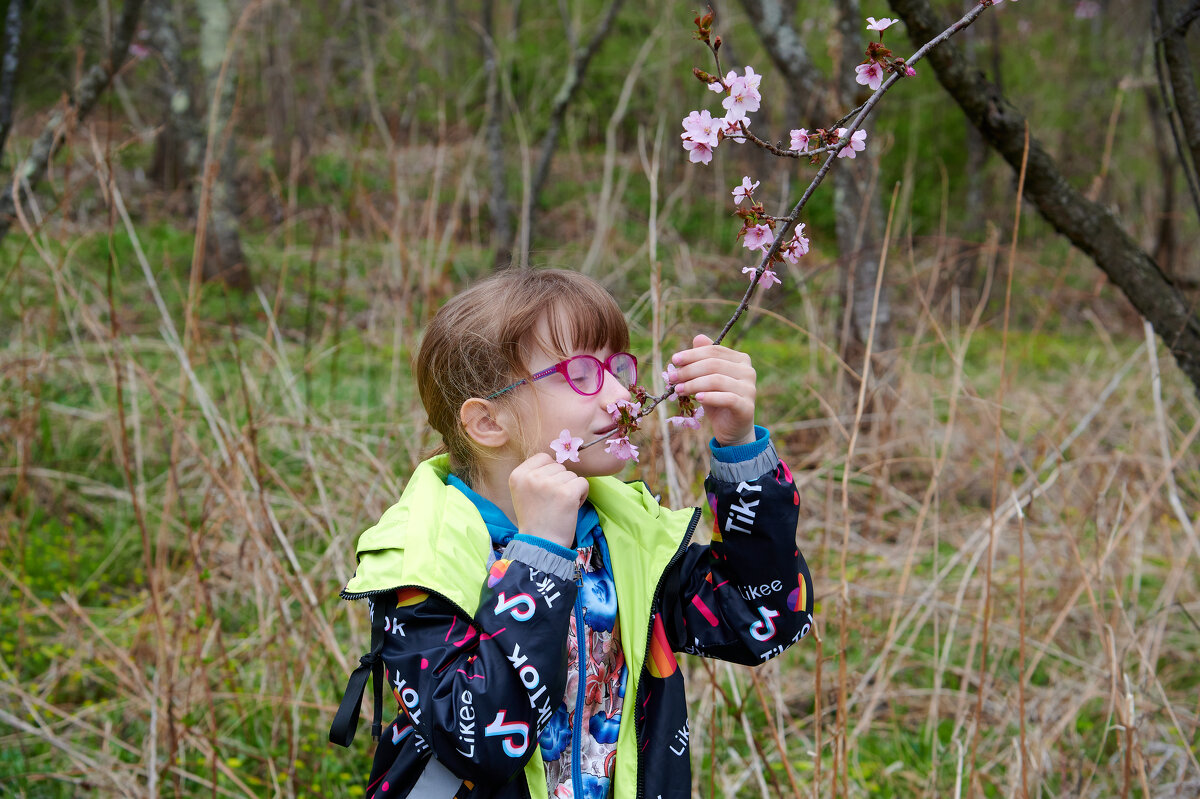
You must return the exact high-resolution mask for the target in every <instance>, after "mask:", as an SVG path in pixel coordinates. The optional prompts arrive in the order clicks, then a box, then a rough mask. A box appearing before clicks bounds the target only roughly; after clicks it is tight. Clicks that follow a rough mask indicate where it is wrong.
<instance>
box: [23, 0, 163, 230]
mask: <svg viewBox="0 0 1200 799" xmlns="http://www.w3.org/2000/svg"><path fill="white" fill-rule="evenodd" d="M143 3H144V0H126V2H125V8H124V9H122V11H121V20H120V22H119V23H118V24H117V29H116V31H115V32H114V36H113V43H112V49H111V50H110V51H109V54H108V58H106V59H105V60H104V61H102V62H101V63H99V64H93V65H92V67H91V69H89V70H88V71H87V72H86V73H85V74H84V76H83V77H82V78H81V79H80V80H79V83H78V84H76V86H75V91H74V92H73V94H72V97H71V98H70V100H69V101H68V104H67V108H66V110H65V111H62V110H57V111H55V112H54V113H53V114H52V115H51V116H50V120H49V121H48V122H47V123H46V126H45V127H44V128H43V129H42V133H41V135H40V136H38V137H37V140H36V141H34V143H33V147H32V149H31V150H30V153H29V157H28V158H26V159H25V160H24V161H23V162H21V165H20V166H19V167H17V168H16V169H15V170H13V178H14V179H13V182H12V190H11V191H7V192H4V193H3V194H0V239H2V238H4V235H5V234H6V233H8V229H9V228H10V227H11V226H12V223H13V219H14V218H15V217H14V214H15V211H16V202H17V199H18V196H19V193H20V192H22V191H24V190H25V189H24V187H25V186H27V187H28V190H29V191H32V190H33V189H34V188H35V187H36V186H37V184H38V183H39V182H41V179H42V178H43V177H44V176H45V174H46V169H47V168H48V166H49V164H50V159H52V158H53V157H54V154H55V153H57V152H58V148H59V147H60V146H61V145H62V142H63V137H62V136H61V135H60V133H61V128H62V126H63V125H64V124H78V123H79V122H81V121H82V120H83V119H84V118H86V117H87V115H88V113H90V112H91V110H92V107H93V106H95V105H96V101H97V100H98V99H100V95H101V94H103V93H104V90H105V89H107V88H108V86H109V84H110V83H112V79H113V76H114V75H116V74H117V72H118V71H120V69H121V67H122V66H124V64H125V60H126V58H127V57H128V55H129V43H130V42H131V41H132V40H133V34H134V31H135V30H136V29H137V23H138V17H139V16H140V15H141V12H142V4H143Z"/></svg>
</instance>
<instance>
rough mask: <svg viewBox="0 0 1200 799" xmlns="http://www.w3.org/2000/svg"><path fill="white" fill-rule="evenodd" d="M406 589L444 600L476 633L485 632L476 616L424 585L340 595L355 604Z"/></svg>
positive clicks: (410, 584) (342, 593) (412, 584)
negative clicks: (476, 620) (359, 600)
mask: <svg viewBox="0 0 1200 799" xmlns="http://www.w3.org/2000/svg"><path fill="white" fill-rule="evenodd" d="M405 588H415V589H417V590H418V591H420V592H422V593H425V594H429V595H430V596H432V597H437V598H438V599H440V600H442V601H443V602H445V603H446V604H447V605H449V606H450V607H452V608H454V610H455V611H456V612H457V613H458V615H460V616H462V617H463V618H464V619H466V620H467V624H468V625H470V626H471V627H474V628H475V632H477V633H482V632H483V628H481V627H480V626H479V625H478V624H476V623H475V617H474V615H472V614H470V613H467V612H466V611H465V610H463V609H462V607H461V606H460V605H459V604H458V603H457V602H455V601H454V600H453V599H451V598H450V597H448V596H446V595H445V594H443V593H440V592H438V591H433V590H431V589H429V588H427V587H426V586H423V585H417V584H415V583H409V584H408V585H398V586H396V587H394V588H380V589H379V590H376V591H361V592H359V593H356V594H351V593H347V592H346V591H342V592H341V594H339V596H340V597H341V598H342V599H345V600H346V601H348V602H353V601H355V600H358V599H369V598H371V597H373V596H382V595H384V594H393V593H395V592H396V591H403V590H404V589H405Z"/></svg>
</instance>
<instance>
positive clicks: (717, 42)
mask: <svg viewBox="0 0 1200 799" xmlns="http://www.w3.org/2000/svg"><path fill="white" fill-rule="evenodd" d="M712 49H713V52H714V53H715V52H717V51H718V50H720V49H721V37H720V36H718V37H717V38H715V39H713V43H712Z"/></svg>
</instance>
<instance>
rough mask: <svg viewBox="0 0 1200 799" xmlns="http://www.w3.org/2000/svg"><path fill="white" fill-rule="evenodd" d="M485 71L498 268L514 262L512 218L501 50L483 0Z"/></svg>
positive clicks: (491, 206) (490, 6) (490, 4)
mask: <svg viewBox="0 0 1200 799" xmlns="http://www.w3.org/2000/svg"><path fill="white" fill-rule="evenodd" d="M480 42H481V44H482V46H483V71H484V74H485V75H486V76H487V90H486V99H485V108H486V111H485V115H484V123H483V124H484V128H485V134H484V135H485V136H486V137H487V149H488V168H489V175H490V179H491V190H490V191H491V196H490V198H489V201H488V210H489V212H490V213H491V217H492V241H494V242H495V252H494V253H493V261H492V263H493V265H494V266H495V267H496V268H497V269H499V268H502V267H505V266H508V264H509V263H511V262H512V245H513V230H512V227H513V219H512V208H511V205H510V204H509V200H508V184H507V183H506V182H505V179H504V138H503V135H502V130H503V126H504V101H503V99H502V98H501V92H500V69H501V64H500V48H499V45H498V44H497V42H496V20H495V9H494V7H493V2H492V0H483V26H482V32H481V34H480Z"/></svg>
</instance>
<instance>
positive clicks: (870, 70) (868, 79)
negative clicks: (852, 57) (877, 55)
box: [854, 61, 883, 91]
mask: <svg viewBox="0 0 1200 799" xmlns="http://www.w3.org/2000/svg"><path fill="white" fill-rule="evenodd" d="M854 71H855V72H857V73H858V75H856V76H855V78H854V80H855V82H856V83H861V84H862V85H863V86H870V87H871V91H875V90H876V89H878V88H879V86H880V84H882V83H883V67H882V66H880V65H879V63H878V62H875V61H872V62H870V63H868V64H859V65H858V66H856V67H855V68H854Z"/></svg>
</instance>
